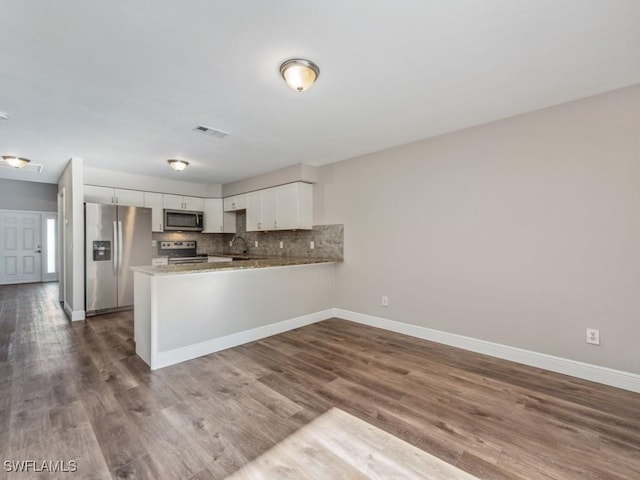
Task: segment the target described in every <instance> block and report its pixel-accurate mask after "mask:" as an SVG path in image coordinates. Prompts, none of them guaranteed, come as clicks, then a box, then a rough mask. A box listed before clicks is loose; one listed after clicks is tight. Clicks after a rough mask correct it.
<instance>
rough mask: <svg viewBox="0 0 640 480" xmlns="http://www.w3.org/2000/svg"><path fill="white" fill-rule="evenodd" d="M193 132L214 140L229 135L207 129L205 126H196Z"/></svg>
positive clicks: (213, 129)
mask: <svg viewBox="0 0 640 480" xmlns="http://www.w3.org/2000/svg"><path fill="white" fill-rule="evenodd" d="M193 131H194V132H199V133H203V134H205V135H209V136H210V137H214V138H224V137H226V136H227V135H229V132H224V131H222V130H217V129H215V128H211V127H207V126H206V125H198V126H197V127H196V128H194V129H193Z"/></svg>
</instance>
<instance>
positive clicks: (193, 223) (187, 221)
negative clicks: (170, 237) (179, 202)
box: [164, 209, 204, 232]
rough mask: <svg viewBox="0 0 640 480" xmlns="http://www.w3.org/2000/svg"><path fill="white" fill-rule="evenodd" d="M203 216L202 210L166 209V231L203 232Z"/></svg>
mask: <svg viewBox="0 0 640 480" xmlns="http://www.w3.org/2000/svg"><path fill="white" fill-rule="evenodd" d="M203 216H204V214H203V213H202V212H192V211H189V210H167V209H165V211H164V229H165V231H181V232H201V231H202V230H203V223H202V222H203V220H202V217H203Z"/></svg>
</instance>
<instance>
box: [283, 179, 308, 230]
mask: <svg viewBox="0 0 640 480" xmlns="http://www.w3.org/2000/svg"><path fill="white" fill-rule="evenodd" d="M275 211H276V219H275V225H276V228H277V229H278V230H296V229H300V230H311V228H312V227H313V185H311V184H310V183H302V182H297V183H290V184H288V185H282V186H280V187H276V188H275Z"/></svg>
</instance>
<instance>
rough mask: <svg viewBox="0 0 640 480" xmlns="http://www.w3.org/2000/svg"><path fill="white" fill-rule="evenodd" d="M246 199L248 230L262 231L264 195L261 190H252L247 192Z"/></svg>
mask: <svg viewBox="0 0 640 480" xmlns="http://www.w3.org/2000/svg"><path fill="white" fill-rule="evenodd" d="M225 200H226V199H225ZM246 200H247V232H257V231H260V230H261V229H262V196H261V195H260V192H251V193H248V194H247V197H246Z"/></svg>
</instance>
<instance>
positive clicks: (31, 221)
mask: <svg viewBox="0 0 640 480" xmlns="http://www.w3.org/2000/svg"><path fill="white" fill-rule="evenodd" d="M41 238H42V237H41V219H40V214H39V213H25V212H2V213H0V256H1V262H0V263H1V265H0V283H30V282H40V281H42V243H41Z"/></svg>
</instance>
